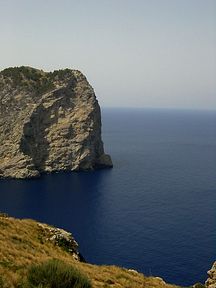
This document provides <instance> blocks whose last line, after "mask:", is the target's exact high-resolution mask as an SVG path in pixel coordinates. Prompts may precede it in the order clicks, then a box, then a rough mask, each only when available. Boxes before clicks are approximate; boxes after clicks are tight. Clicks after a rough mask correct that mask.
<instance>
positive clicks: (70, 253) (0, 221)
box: [0, 213, 177, 288]
mask: <svg viewBox="0 0 216 288" xmlns="http://www.w3.org/2000/svg"><path fill="white" fill-rule="evenodd" d="M86 241H88V240H87V239H86ZM84 256H85V255H84ZM80 258H81V257H80V253H79V251H78V244H77V243H76V241H75V240H74V238H73V236H72V235H71V233H69V232H66V231H64V230H62V229H59V228H55V227H51V226H49V225H47V224H42V223H39V222H36V221H33V220H29V219H23V220H21V219H15V218H12V217H8V216H7V215H4V214H1V213H0V287H1V288H24V287H25V288H26V287H48V286H43V285H41V286H25V285H22V283H23V281H24V282H25V279H26V277H27V273H28V269H29V268H31V266H32V265H35V264H38V265H39V264H40V263H45V262H46V261H47V260H51V259H57V260H59V261H62V262H63V263H65V265H71V266H73V267H75V268H77V269H78V270H79V271H80V272H82V273H84V274H85V275H86V276H87V277H88V279H90V281H91V283H92V287H93V288H108V287H113V288H115V287H116V288H126V287H128V288H129V287H130V288H143V287H146V288H159V287H163V288H177V286H175V285H170V284H167V283H165V282H164V281H163V279H161V278H159V277H146V276H144V275H143V274H141V273H138V272H137V271H135V270H128V269H125V268H120V267H116V266H98V265H92V264H89V263H84V262H81V261H79V260H80ZM49 287H50V286H49ZM52 287H54V286H52ZM55 287H56V286H55ZM72 287H73V286H72ZM76 287H77V286H76ZM79 287H85V286H79Z"/></svg>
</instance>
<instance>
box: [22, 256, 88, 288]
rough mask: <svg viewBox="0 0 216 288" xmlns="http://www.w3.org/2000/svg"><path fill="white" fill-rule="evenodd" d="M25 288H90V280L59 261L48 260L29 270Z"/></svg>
mask: <svg viewBox="0 0 216 288" xmlns="http://www.w3.org/2000/svg"><path fill="white" fill-rule="evenodd" d="M23 287H25V288H90V287H92V286H91V283H90V281H89V280H88V278H87V277H86V276H85V275H83V274H82V273H81V272H80V271H79V270H77V269H76V268H74V267H73V266H71V265H68V264H66V263H64V262H62V261H59V260H55V259H53V260H48V261H46V262H44V263H42V264H38V265H33V266H31V267H30V269H29V270H28V274H27V280H26V282H25V284H24V285H23Z"/></svg>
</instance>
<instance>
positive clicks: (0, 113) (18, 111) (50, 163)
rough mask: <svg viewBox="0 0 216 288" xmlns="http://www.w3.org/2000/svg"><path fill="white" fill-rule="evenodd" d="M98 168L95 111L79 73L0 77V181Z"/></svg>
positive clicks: (14, 72)
mask: <svg viewBox="0 0 216 288" xmlns="http://www.w3.org/2000/svg"><path fill="white" fill-rule="evenodd" d="M104 167H112V161H111V158H110V156H109V155H107V154H105V153H104V148H103V142H102V140H101V113H100V107H99V104H98V101H97V99H96V96H95V93H94V90H93V88H92V87H91V86H90V84H89V83H88V81H87V79H86V77H85V76H84V75H83V74H82V73H81V72H80V71H78V70H70V69H65V70H58V71H54V72H44V71H42V70H38V69H34V68H31V67H24V66H22V67H15V68H7V69H5V70H3V71H1V72H0V177H11V178H31V177H36V176H39V175H40V174H41V173H44V172H45V173H49V172H53V171H61V170H65V171H78V170H93V169H97V168H104Z"/></svg>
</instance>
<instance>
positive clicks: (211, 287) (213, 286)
mask: <svg viewBox="0 0 216 288" xmlns="http://www.w3.org/2000/svg"><path fill="white" fill-rule="evenodd" d="M208 276H209V278H208V279H207V281H206V283H205V286H206V287H207V288H216V262H214V264H213V266H212V268H211V269H210V270H209V271H208Z"/></svg>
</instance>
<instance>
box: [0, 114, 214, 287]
mask: <svg viewBox="0 0 216 288" xmlns="http://www.w3.org/2000/svg"><path fill="white" fill-rule="evenodd" d="M103 139H104V142H105V144H106V145H105V147H106V151H107V152H109V153H110V154H111V155H112V159H113V162H114V168H113V169H112V170H103V171H96V172H89V173H59V174H55V175H46V176H43V177H42V178H41V179H37V180H28V181H14V180H10V181H9V180H7V181H5V180H1V181H0V210H1V211H4V212H7V213H9V214H10V215H13V216H17V217H28V218H34V219H37V220H40V221H44V222H48V223H50V224H53V225H56V226H59V227H62V228H65V229H67V230H69V231H72V232H73V234H74V236H75V238H76V239H77V241H78V242H79V244H80V250H81V252H82V253H83V255H84V256H85V258H86V259H87V261H89V262H92V263H98V264H116V265H121V266H124V267H129V268H133V269H137V270H139V271H141V272H143V273H145V274H148V275H156V276H161V277H163V278H164V279H165V280H166V281H168V282H172V283H176V284H181V285H189V284H193V283H194V282H197V281H201V282H202V281H204V280H205V279H206V271H207V270H208V269H209V268H210V266H211V264H212V262H213V261H214V260H216V112H191V111H171V110H125V109H105V110H104V111H103Z"/></svg>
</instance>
